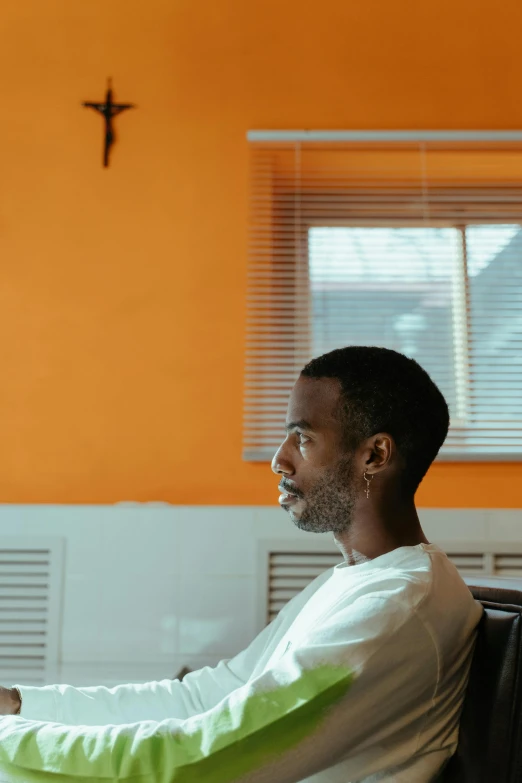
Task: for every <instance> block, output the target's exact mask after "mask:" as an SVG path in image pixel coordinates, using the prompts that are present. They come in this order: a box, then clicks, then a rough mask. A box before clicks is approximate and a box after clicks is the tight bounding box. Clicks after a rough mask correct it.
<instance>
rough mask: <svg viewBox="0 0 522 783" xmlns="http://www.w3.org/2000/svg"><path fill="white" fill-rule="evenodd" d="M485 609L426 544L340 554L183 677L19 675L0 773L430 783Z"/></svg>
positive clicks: (16, 776) (444, 751)
mask: <svg viewBox="0 0 522 783" xmlns="http://www.w3.org/2000/svg"><path fill="white" fill-rule="evenodd" d="M481 613H482V609H481V607H480V605H479V604H478V603H476V602H475V601H474V600H473V598H472V596H471V594H470V592H469V590H468V588H467V587H466V585H465V584H464V583H463V581H462V579H461V578H460V576H459V574H458V572H457V571H456V569H455V567H454V566H453V565H452V564H451V563H450V561H449V560H448V559H447V557H446V556H445V555H444V553H443V552H442V551H441V550H440V549H439V548H438V547H436V546H435V545H432V544H430V545H425V544H419V545H418V546H414V547H400V548H399V549H396V550H394V551H392V552H389V553H387V554H385V555H382V556H381V557H378V558H375V559H374V560H371V561H368V562H364V563H361V564H359V565H353V566H348V565H346V564H341V565H338V566H336V567H335V568H333V569H331V570H329V571H327V572H326V573H325V574H323V575H322V576H320V577H319V578H318V579H316V580H315V581H314V582H313V583H312V584H311V585H310V586H309V587H308V588H306V589H305V590H304V591H303V592H302V593H301V594H300V595H299V596H297V597H296V598H294V599H293V600H292V601H290V603H289V604H288V605H287V606H286V607H285V608H284V609H283V611H282V612H281V613H280V614H279V616H278V617H277V619H276V620H275V621H274V622H273V623H272V624H271V625H270V626H268V627H267V628H265V630H264V631H262V632H261V634H259V636H258V637H257V638H256V639H255V640H254V641H253V642H252V644H251V645H250V646H249V647H248V648H247V649H246V650H244V651H243V652H242V653H240V654H239V655H237V656H236V657H235V658H233V659H231V660H228V661H222V662H221V663H219V664H218V665H217V666H216V667H215V668H209V667H206V668H203V669H201V670H199V671H197V672H194V673H192V674H189V675H187V676H186V677H185V678H184V680H183V681H182V682H180V681H178V680H175V681H172V680H163V681H161V682H151V683H147V684H144V685H120V686H117V687H115V688H110V689H109V688H105V687H88V688H73V687H71V686H68V685H52V686H46V687H43V688H35V687H24V686H23V685H20V686H18V687H19V688H20V691H21V693H22V705H23V706H22V715H21V716H8V717H4V718H2V719H0V780H7V781H11V780H13V781H14V780H16V781H27V783H33V782H34V783H39V782H40V781H42V783H43V781H45V782H46V783H50V782H51V781H54V780H56V781H61V783H63V781H71V783H74V782H75V781H92V782H94V781H102V780H103V781H132V783H167V782H168V783H178V781H179V783H193V781H194V782H195V781H209V783H232V782H233V781H248V783H292V782H293V781H304V780H306V781H309V783H312V781H313V783H350V782H351V783H355V781H359V782H360V781H364V783H373V782H374V781H387V782H388V783H392V781H393V783H405V782H406V781H407V782H408V783H427V781H431V780H433V779H434V778H435V776H436V774H437V772H438V771H439V770H440V769H441V768H442V766H443V765H444V763H445V761H446V760H447V759H448V758H449V757H450V756H451V754H452V753H453V752H454V750H455V748H456V743H457V733H458V721H459V715H460V710H461V706H462V701H463V696H464V692H465V687H466V682H467V678H468V673H469V666H470V661H471V656H472V650H473V644H474V639H475V628H476V625H477V623H478V621H479V619H480V616H481ZM2 776H3V777H2Z"/></svg>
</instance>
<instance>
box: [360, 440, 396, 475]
mask: <svg viewBox="0 0 522 783" xmlns="http://www.w3.org/2000/svg"><path fill="white" fill-rule="evenodd" d="M396 453H397V447H396V445H395V441H394V440H393V438H392V436H391V435H389V434H388V433H387V432H378V433H377V434H376V435H372V437H371V438H368V440H367V441H366V443H365V444H364V452H363V463H364V470H365V471H367V472H368V474H376V473H381V471H383V470H386V468H389V467H390V464H391V462H392V461H393V460H394V458H395V455H396Z"/></svg>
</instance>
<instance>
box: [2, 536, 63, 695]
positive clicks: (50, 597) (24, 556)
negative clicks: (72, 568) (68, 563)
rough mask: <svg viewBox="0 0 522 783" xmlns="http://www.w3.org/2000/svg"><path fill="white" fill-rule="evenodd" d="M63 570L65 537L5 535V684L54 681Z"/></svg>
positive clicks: (3, 568) (3, 618)
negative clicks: (44, 538)
mask: <svg viewBox="0 0 522 783" xmlns="http://www.w3.org/2000/svg"><path fill="white" fill-rule="evenodd" d="M62 571H63V542H62V540H61V539H50V540H49V539H48V540H42V539H33V538H24V539H18V538H17V539H14V538H13V539H11V538H0V684H2V685H10V684H11V683H14V682H19V683H21V684H26V685H33V684H34V685H39V684H43V683H45V682H49V681H54V680H55V677H56V671H57V668H58V664H59V631H60V629H59V623H60V606H61V599H62V595H61V594H62Z"/></svg>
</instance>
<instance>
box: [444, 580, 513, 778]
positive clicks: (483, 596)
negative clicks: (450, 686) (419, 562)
mask: <svg viewBox="0 0 522 783" xmlns="http://www.w3.org/2000/svg"><path fill="white" fill-rule="evenodd" d="M466 582H467V583H468V586H469V588H470V590H471V592H472V593H473V595H474V597H475V598H476V599H477V600H478V601H480V602H481V603H482V605H483V607H484V610H485V611H484V615H483V617H482V620H481V622H480V625H479V630H478V636H477V643H476V647H475V652H474V655H473V661H472V664H471V672H470V678H469V684H468V688H467V691H466V697H465V699H464V706H463V710H462V716H461V721H460V730H459V743H458V747H457V750H456V752H455V755H454V756H453V757H452V758H451V759H450V761H449V762H448V764H447V766H446V768H445V769H444V771H443V773H442V776H441V778H440V781H441V783H442V782H443V783H521V781H522V580H515V579H502V578H493V577H482V578H469V579H466Z"/></svg>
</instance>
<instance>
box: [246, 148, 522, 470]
mask: <svg viewBox="0 0 522 783" xmlns="http://www.w3.org/2000/svg"><path fill="white" fill-rule="evenodd" d="M253 163H254V167H253V174H254V176H253V203H252V232H251V238H252V252H251V263H250V272H249V274H250V288H249V301H248V311H249V321H248V347H247V374H246V406H245V408H246V409H245V439H244V457H245V459H254V460H256V459H257V460H263V459H269V458H271V456H272V455H273V452H274V450H275V449H276V448H277V445H278V443H279V442H280V440H281V438H282V432H283V422H284V416H285V409H286V401H287V397H288V393H289V391H290V389H291V386H292V384H293V383H294V381H295V378H296V377H297V375H298V373H299V370H300V369H301V367H302V366H303V364H304V363H305V362H306V361H308V359H310V358H311V357H312V356H318V355H320V354H322V353H325V352H326V351H330V350H332V349H333V348H338V347H342V346H344V345H381V346H385V347H389V348H394V349H395V350H398V351H401V352H402V353H405V354H406V355H408V356H412V357H413V358H415V359H417V361H419V363H420V364H421V365H422V366H423V367H425V369H426V370H427V371H428V372H429V373H430V375H431V376H432V378H433V379H434V381H435V382H436V383H437V384H438V385H439V387H440V388H441V390H442V391H443V393H444V395H445V397H446V399H447V400H448V404H449V406H450V412H451V422H452V423H451V430H450V434H449V436H448V439H447V442H446V444H445V446H444V448H443V450H442V453H441V456H442V457H446V458H449V459H480V458H502V459H513V458H520V456H522V354H521V351H520V348H521V347H522V228H521V226H522V146H521V147H520V148H518V147H517V146H516V145H514V144H513V143H510V144H509V145H508V144H498V143H489V144H484V143H480V144H478V143H474V144H472V143H466V144H463V143H459V144H455V143H453V144H449V143H433V144H431V145H427V144H411V143H410V144H404V143H396V144H393V143H390V142H388V143H386V144H385V145H383V144H382V143H381V144H379V145H377V144H368V143H365V144H362V143H357V144H346V143H337V144H328V145H321V144H317V143H316V144H314V143H304V144H303V143H295V144H279V145H277V144H261V145H254V149H253Z"/></svg>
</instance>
